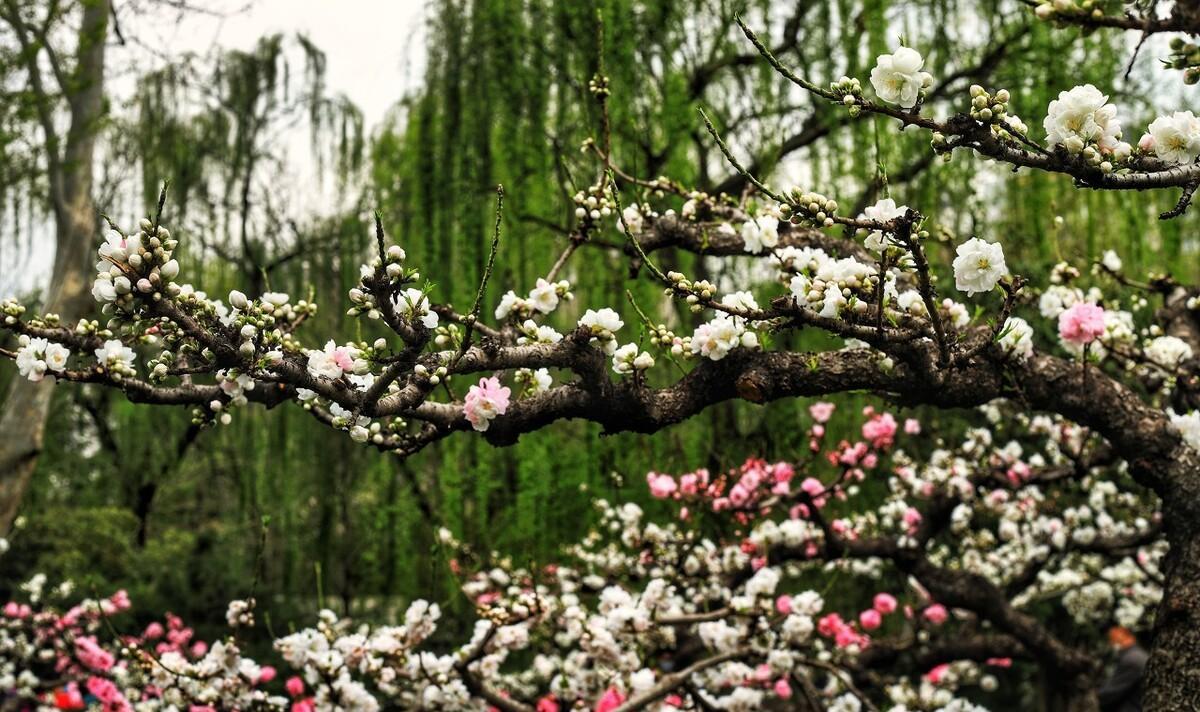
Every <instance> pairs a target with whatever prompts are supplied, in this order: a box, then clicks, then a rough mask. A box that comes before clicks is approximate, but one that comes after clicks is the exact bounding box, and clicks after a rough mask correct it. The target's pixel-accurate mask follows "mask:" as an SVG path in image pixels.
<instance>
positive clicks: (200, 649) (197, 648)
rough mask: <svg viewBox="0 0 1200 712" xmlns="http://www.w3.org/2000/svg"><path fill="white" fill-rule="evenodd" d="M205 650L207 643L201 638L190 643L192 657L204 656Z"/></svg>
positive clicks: (206, 650)
mask: <svg viewBox="0 0 1200 712" xmlns="http://www.w3.org/2000/svg"><path fill="white" fill-rule="evenodd" d="M207 652H208V643H205V642H204V641H203V640H197V641H196V642H195V643H194V644H193V645H192V657H193V658H202V657H204V654H205V653H207Z"/></svg>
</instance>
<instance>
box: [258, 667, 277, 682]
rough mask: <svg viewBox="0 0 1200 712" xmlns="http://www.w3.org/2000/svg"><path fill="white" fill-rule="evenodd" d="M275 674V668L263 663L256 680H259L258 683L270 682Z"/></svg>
mask: <svg viewBox="0 0 1200 712" xmlns="http://www.w3.org/2000/svg"><path fill="white" fill-rule="evenodd" d="M275 675H276V672H275V668H273V667H271V666H270V665H263V666H262V668H261V669H260V670H259V671H258V682H260V683H267V682H270V681H271V680H274V679H275Z"/></svg>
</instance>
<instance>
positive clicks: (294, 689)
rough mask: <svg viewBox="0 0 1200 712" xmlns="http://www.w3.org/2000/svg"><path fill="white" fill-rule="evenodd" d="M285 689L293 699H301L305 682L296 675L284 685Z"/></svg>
mask: <svg viewBox="0 0 1200 712" xmlns="http://www.w3.org/2000/svg"><path fill="white" fill-rule="evenodd" d="M283 687H284V689H286V690H287V693H288V694H289V695H291V696H292V697H299V696H300V695H303V694H304V681H303V680H301V679H300V678H299V677H297V676H295V675H293V676H292V677H289V678H288V679H287V682H285V683H283Z"/></svg>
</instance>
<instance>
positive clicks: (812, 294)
mask: <svg viewBox="0 0 1200 712" xmlns="http://www.w3.org/2000/svg"><path fill="white" fill-rule="evenodd" d="M780 260H781V262H783V264H784V265H790V266H791V268H792V269H794V270H796V274H795V275H793V276H792V277H791V279H790V281H789V283H788V287H789V289H790V291H791V293H792V296H793V297H794V298H795V299H796V303H797V304H799V305H800V306H802V307H804V308H806V309H811V310H813V311H815V312H817V313H818V314H819V315H820V316H823V317H830V318H832V317H836V316H838V315H839V314H840V313H841V310H842V308H844V307H845V306H846V305H847V304H849V303H850V300H851V299H854V298H855V297H856V294H857V293H860V292H861V291H862V290H864V289H865V288H866V287H867V286H868V285H869V284H871V283H872V280H873V278H874V277H875V276H876V274H877V270H876V269H875V267H874V266H873V265H868V264H863V263H862V262H859V261H858V260H856V259H854V258H853V257H843V258H841V259H835V258H833V257H830V256H829V255H828V254H826V253H825V251H824V250H821V249H819V248H805V249H803V250H795V251H789V252H787V253H786V254H782V255H780ZM864 306H865V303H864Z"/></svg>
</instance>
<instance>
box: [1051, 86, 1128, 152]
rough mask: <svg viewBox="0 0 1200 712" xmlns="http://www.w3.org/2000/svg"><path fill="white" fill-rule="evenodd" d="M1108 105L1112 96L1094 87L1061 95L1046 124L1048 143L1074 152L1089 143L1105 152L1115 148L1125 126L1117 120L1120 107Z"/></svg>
mask: <svg viewBox="0 0 1200 712" xmlns="http://www.w3.org/2000/svg"><path fill="white" fill-rule="evenodd" d="M1107 102H1108V97H1107V96H1105V95H1104V94H1101V93H1100V90H1099V89H1097V88H1096V87H1094V86H1092V85H1091V84H1084V85H1083V86H1077V87H1075V88H1074V89H1071V90H1070V91H1064V92H1060V93H1059V95H1058V98H1057V99H1055V100H1053V101H1051V102H1050V107H1049V108H1048V109H1047V112H1046V119H1045V120H1044V121H1043V122H1042V126H1043V128H1045V129H1046V141H1047V143H1049V144H1050V145H1051V146H1057V145H1060V144H1061V145H1063V146H1064V147H1065V148H1066V149H1067V150H1068V151H1070V152H1072V153H1077V152H1079V151H1082V150H1083V148H1084V147H1085V146H1087V145H1089V144H1095V145H1096V146H1097V147H1099V148H1100V149H1101V150H1108V151H1111V150H1113V149H1115V148H1116V146H1117V141H1118V140H1119V139H1120V138H1121V123H1120V122H1119V121H1118V120H1117V108H1116V107H1115V106H1113V105H1112V104H1109V103H1107Z"/></svg>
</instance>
